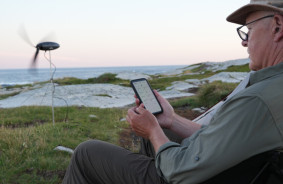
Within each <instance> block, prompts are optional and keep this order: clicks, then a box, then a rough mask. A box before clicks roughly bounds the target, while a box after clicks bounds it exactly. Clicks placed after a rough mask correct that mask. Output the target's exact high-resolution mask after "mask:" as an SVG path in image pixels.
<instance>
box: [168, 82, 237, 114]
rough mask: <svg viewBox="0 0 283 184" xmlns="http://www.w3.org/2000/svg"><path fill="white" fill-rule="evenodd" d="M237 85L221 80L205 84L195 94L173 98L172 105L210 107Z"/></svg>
mask: <svg viewBox="0 0 283 184" xmlns="http://www.w3.org/2000/svg"><path fill="white" fill-rule="evenodd" d="M237 85H238V84H234V83H224V82H221V81H214V82H212V83H209V84H204V85H203V86H202V87H200V89H199V90H198V92H197V94H196V95H195V96H190V97H185V98H181V99H175V100H172V101H171V105H172V106H173V107H174V108H178V107H186V106H189V108H191V109H193V108H196V107H205V108H210V107H212V106H213V105H215V104H216V103H217V102H219V101H220V100H222V99H223V98H225V97H226V96H227V95H229V94H230V93H231V92H232V91H233V90H234V89H235V87H236V86H237Z"/></svg>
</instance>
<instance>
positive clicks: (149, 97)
mask: <svg viewBox="0 0 283 184" xmlns="http://www.w3.org/2000/svg"><path fill="white" fill-rule="evenodd" d="M131 85H132V87H133V89H134V91H135V94H136V95H137V97H138V98H139V100H140V101H141V102H142V103H143V104H144V106H145V108H146V109H147V110H148V111H149V112H151V113H152V114H158V113H162V112H163V110H162V107H161V105H160V103H159V101H158V100H157V98H156V96H155V94H154V93H153V91H152V89H151V87H150V85H149V83H148V81H147V80H146V79H145V78H141V79H135V80H132V81H131Z"/></svg>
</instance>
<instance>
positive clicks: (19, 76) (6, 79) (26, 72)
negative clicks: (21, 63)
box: [0, 65, 188, 86]
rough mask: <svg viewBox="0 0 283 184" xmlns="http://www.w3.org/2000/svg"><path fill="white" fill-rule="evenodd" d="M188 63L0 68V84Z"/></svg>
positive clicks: (162, 69) (155, 70) (157, 71)
mask: <svg viewBox="0 0 283 184" xmlns="http://www.w3.org/2000/svg"><path fill="white" fill-rule="evenodd" d="M186 66H188V65H162V66H115V67H88V68H56V70H54V68H52V71H51V72H50V69H49V68H39V69H37V70H30V69H0V85H1V86H11V85H23V84H33V83H36V82H43V81H48V80H50V78H51V75H52V74H53V72H54V71H55V72H54V76H53V79H58V78H64V77H75V78H79V79H88V78H94V77H98V76H100V75H102V74H104V73H114V74H119V73H124V72H130V73H142V74H148V75H154V74H162V73H167V72H170V71H174V70H176V69H179V68H184V67H186Z"/></svg>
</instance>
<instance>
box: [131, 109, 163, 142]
mask: <svg viewBox="0 0 283 184" xmlns="http://www.w3.org/2000/svg"><path fill="white" fill-rule="evenodd" d="M127 121H128V122H129V123H130V125H131V127H132V129H133V131H134V132H136V134H137V135H139V136H141V137H143V138H146V139H150V136H151V134H152V132H154V130H155V129H158V128H160V126H159V124H158V122H157V119H156V117H155V116H154V115H153V114H151V113H150V112H149V111H147V110H146V109H145V108H144V105H143V104H141V105H140V106H139V107H133V108H131V109H129V110H128V115H127Z"/></svg>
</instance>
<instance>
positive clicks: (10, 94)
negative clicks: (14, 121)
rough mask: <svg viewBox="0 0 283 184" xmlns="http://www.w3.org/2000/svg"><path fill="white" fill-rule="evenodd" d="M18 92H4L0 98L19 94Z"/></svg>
mask: <svg viewBox="0 0 283 184" xmlns="http://www.w3.org/2000/svg"><path fill="white" fill-rule="evenodd" d="M19 93H20V92H14V93H9V94H5V95H0V100H3V99H5V98H8V97H10V96H15V95H17V94H19Z"/></svg>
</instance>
